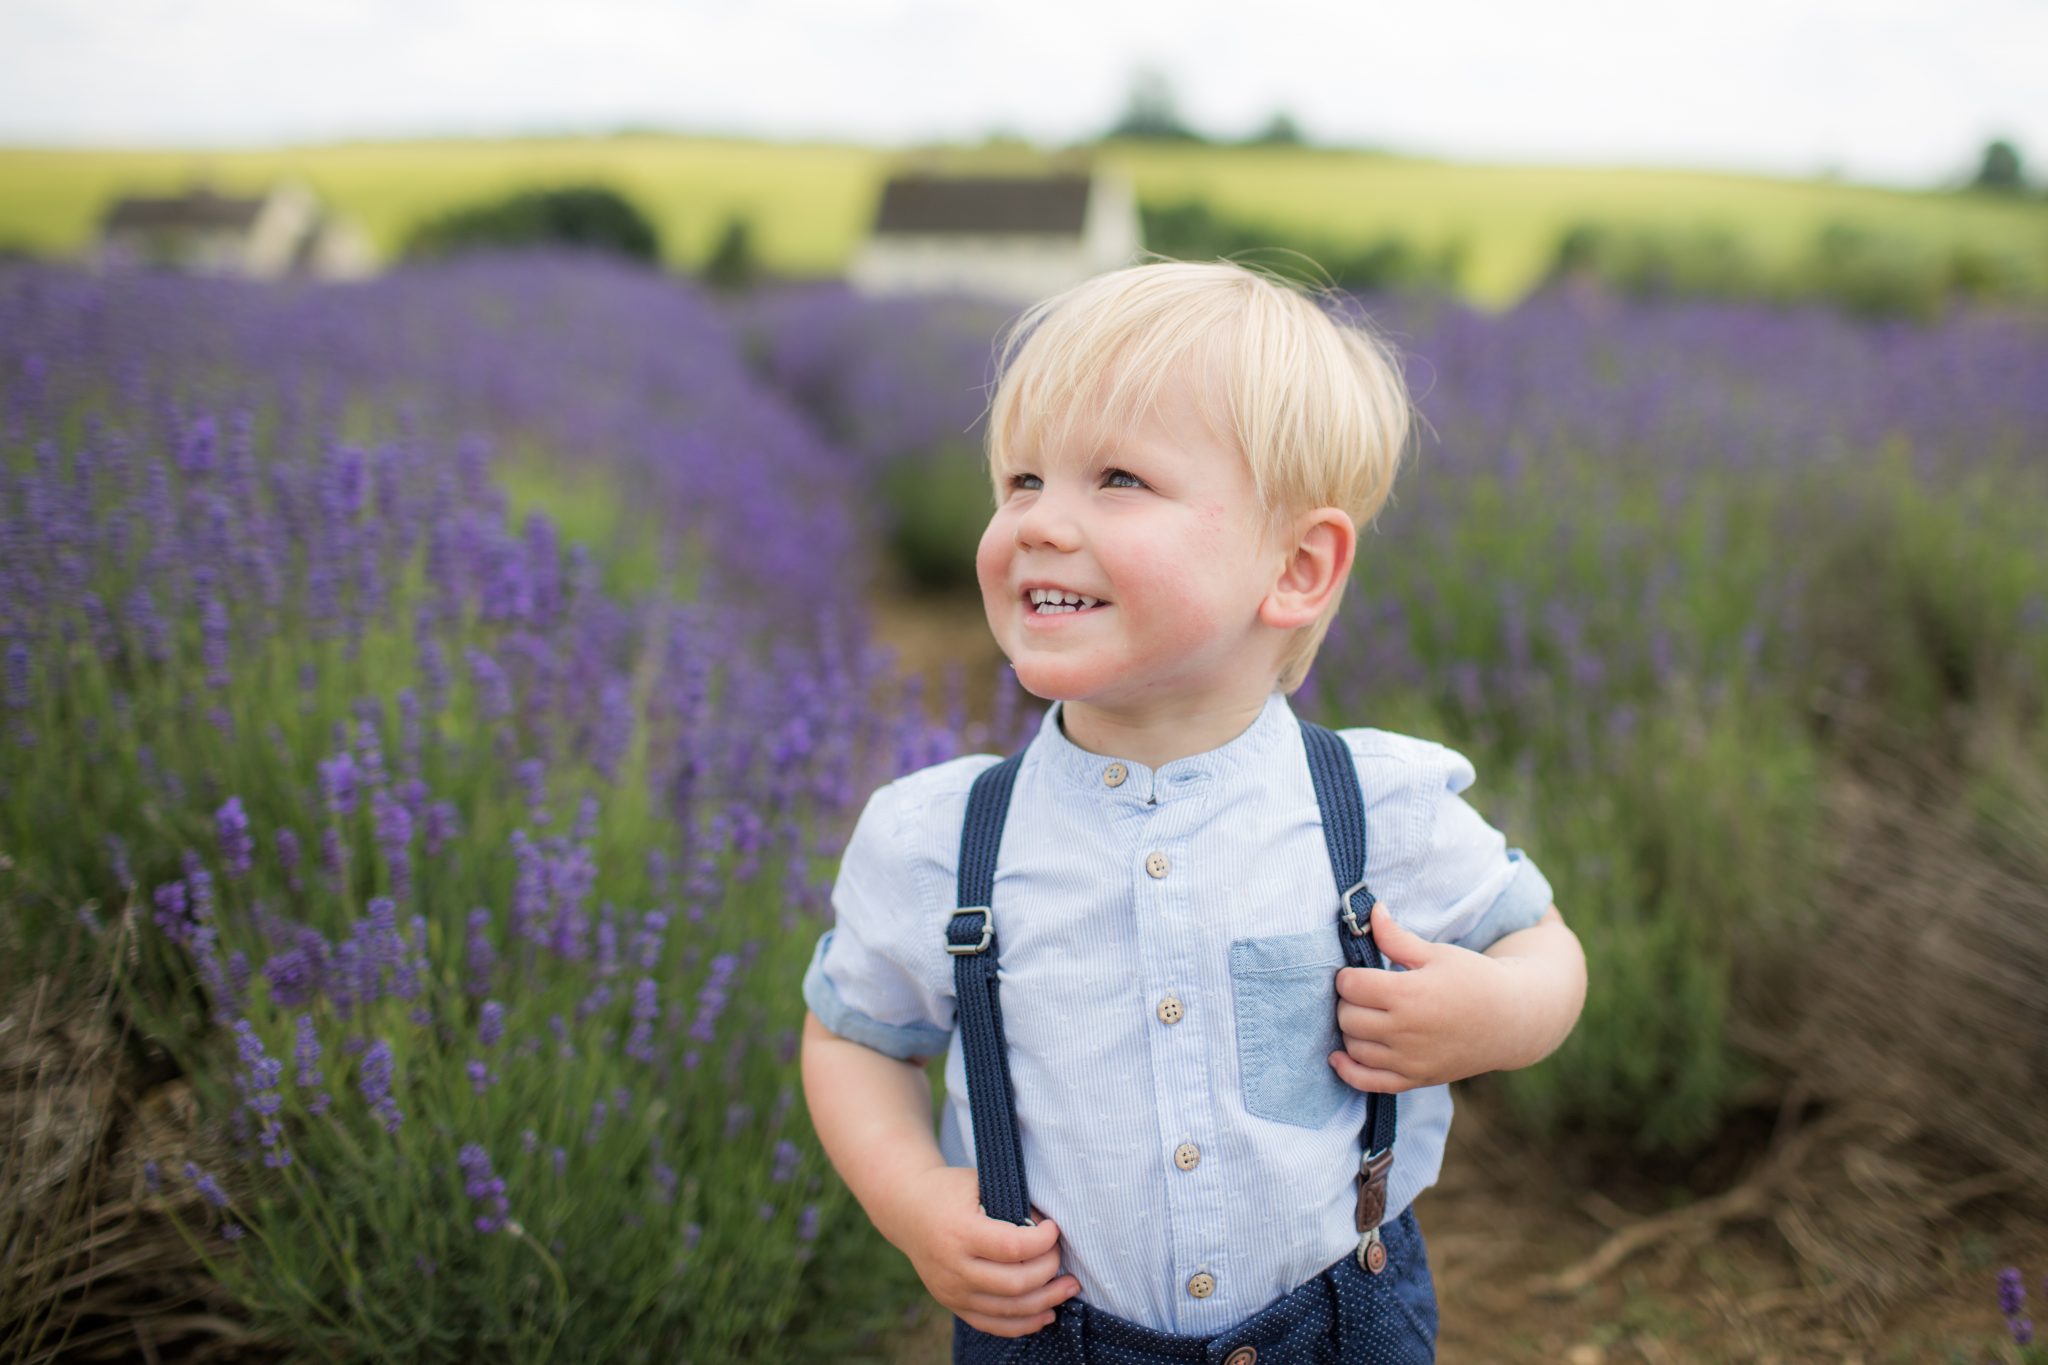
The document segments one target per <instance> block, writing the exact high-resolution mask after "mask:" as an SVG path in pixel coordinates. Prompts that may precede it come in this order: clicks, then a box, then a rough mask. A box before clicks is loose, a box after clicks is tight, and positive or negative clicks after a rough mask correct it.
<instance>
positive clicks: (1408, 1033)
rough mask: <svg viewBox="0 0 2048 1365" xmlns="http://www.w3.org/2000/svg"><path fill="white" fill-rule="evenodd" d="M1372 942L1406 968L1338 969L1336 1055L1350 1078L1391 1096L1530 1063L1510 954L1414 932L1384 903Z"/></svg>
mask: <svg viewBox="0 0 2048 1365" xmlns="http://www.w3.org/2000/svg"><path fill="white" fill-rule="evenodd" d="M1372 938H1373V942H1374V943H1376V944H1378V945H1379V950H1380V953H1381V955H1382V956H1384V957H1385V958H1386V959H1387V960H1388V961H1390V962H1398V963H1400V964H1401V965H1402V966H1404V967H1406V968H1408V970H1407V971H1404V972H1397V971H1393V970H1390V969H1387V968H1375V967H1344V968H1341V969H1339V971H1338V972H1337V999H1338V1004H1337V1031H1338V1032H1339V1033H1341V1034H1342V1035H1343V1036H1344V1050H1343V1051H1342V1052H1333V1053H1331V1054H1330V1065H1331V1066H1333V1067H1335V1068H1336V1070H1337V1074H1338V1075H1339V1076H1340V1077H1342V1078H1343V1080H1344V1082H1345V1084H1347V1085H1349V1086H1351V1087H1352V1088H1353V1089H1355V1090H1366V1091H1378V1092H1380V1093H1382V1094H1388V1095H1393V1094H1399V1093H1400V1092H1401V1091H1404V1090H1413V1089H1415V1088H1416V1087H1418V1086H1424V1085H1438V1084H1441V1083H1443V1082H1445V1081H1458V1080H1463V1079H1464V1078H1465V1077H1467V1076H1476V1075H1478V1074H1479V1073H1481V1072H1483V1071H1498V1070H1501V1069H1502V1068H1507V1067H1518V1066H1525V1065H1527V1064H1528V1063H1529V1062H1530V1061H1531V1060H1532V1058H1530V1057H1529V1056H1528V1053H1529V1051H1530V1049H1529V1048H1528V1047H1527V1046H1526V1040H1525V1039H1524V1038H1523V1034H1524V1032H1525V1031H1526V1030H1525V1027H1524V1013H1523V1009H1522V1000H1521V998H1520V995H1519V994H1518V992H1517V989H1516V988H1517V987H1518V986H1519V985H1520V978H1519V975H1518V973H1517V971H1516V968H1515V966H1514V964H1513V962H1512V961H1511V960H1502V959H1498V958H1493V957H1488V956H1487V955H1486V954H1484V953H1475V952H1473V951H1472V950H1471V949H1470V948H1460V947H1458V946H1457V945H1456V944H1453V943H1434V942H1431V941H1430V940H1429V939H1426V938H1422V937H1420V936H1418V935H1415V934H1411V933H1409V932H1408V930H1406V929H1404V928H1402V927H1401V925H1400V924H1398V923H1397V922H1396V921H1395V919H1394V916H1393V912H1392V911H1390V910H1389V909H1388V908H1387V903H1386V902H1385V901H1380V902H1378V903H1377V904H1375V905H1374V906H1373V908H1372Z"/></svg>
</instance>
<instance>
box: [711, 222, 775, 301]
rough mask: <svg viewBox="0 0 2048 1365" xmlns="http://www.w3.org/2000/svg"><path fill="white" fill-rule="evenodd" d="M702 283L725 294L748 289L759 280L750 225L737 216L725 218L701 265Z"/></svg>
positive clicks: (759, 271)
mask: <svg viewBox="0 0 2048 1365" xmlns="http://www.w3.org/2000/svg"><path fill="white" fill-rule="evenodd" d="M702 273H703V277H704V282H705V283H706V284H709V285H710V286H712V287H713V288H714V289H723V290H727V291H732V290H738V289H750V288H752V287H753V286H754V284H755V283H756V282H757V281H759V279H760V277H761V263H760V261H759V260H757V259H756V258H755V256H754V243H753V224H752V223H751V222H750V221H749V220H747V219H745V218H741V217H733V218H728V219H727V220H726V223H725V230H724V231H723V232H721V233H720V234H719V237H718V245H716V246H714V247H713V248H712V249H711V257H710V259H709V260H707V261H706V262H705V263H704V269H703V272H702Z"/></svg>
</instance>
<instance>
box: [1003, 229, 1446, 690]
mask: <svg viewBox="0 0 2048 1365" xmlns="http://www.w3.org/2000/svg"><path fill="white" fill-rule="evenodd" d="M1341 299H1342V296H1341V295H1339V294H1338V293H1337V291H1336V290H1335V289H1333V288H1327V287H1326V288H1322V289H1311V288H1309V287H1308V286H1306V285H1303V284H1300V283H1298V282H1296V281H1293V280H1290V279H1287V278H1285V277H1282V276H1279V275H1275V274H1272V273H1270V272H1267V271H1264V270H1261V269H1259V268H1257V267H1253V266H1247V265H1243V264H1239V263H1237V262H1234V261H1175V260H1166V259H1161V260H1157V261H1148V262H1145V263H1142V264H1139V265H1132V266H1126V267H1124V268H1122V269H1119V270H1112V271H1109V272H1107V273H1105V274H1101V275H1096V276H1093V277H1092V278H1089V279H1086V280H1083V281H1082V282H1081V283H1079V284H1077V285H1074V286H1072V287H1071V288H1068V289H1066V290H1063V291H1062V292H1060V293H1058V294H1055V295H1053V296H1052V297H1050V298H1047V299H1042V300H1040V301H1039V302H1037V303H1035V304H1032V305H1031V307H1029V308H1028V309H1026V310H1025V311H1024V312H1023V313H1022V314H1020V315H1019V316H1018V317H1017V318H1016V319H1015V320H1014V321H1013V322H1012V323H1011V325H1010V326H1009V328H1007V329H1006V332H1007V335H1006V336H1005V337H1004V338H1003V341H1002V347H1001V353H1000V358H999V360H998V363H997V372H996V373H997V378H996V385H995V394H994V396H993V398H992V399H991V400H990V403H989V421H988V459H989V475H990V478H991V480H992V481H993V483H994V484H995V490H996V497H997V500H998V501H1000V500H1001V498H1002V490H1003V481H1004V478H1005V475H1006V474H1007V472H1008V470H1009V468H1010V459H1009V453H1010V451H1011V450H1013V449H1015V448H1016V447H1017V446H1018V445H1019V444H1020V443H1021V444H1022V445H1024V446H1026V447H1030V448H1039V449H1042V448H1044V444H1045V443H1047V442H1050V443H1052V444H1055V445H1057V444H1060V443H1063V442H1064V441H1065V440H1066V439H1067V438H1068V436H1069V435H1070V434H1071V432H1072V429H1073V427H1074V425H1075V424H1076V423H1077V421H1080V420H1081V419H1082V418H1083V417H1084V416H1085V417H1086V418H1088V419H1090V420H1093V421H1097V422H1100V423H1101V424H1102V425H1103V426H1104V427H1105V428H1106V429H1108V430H1118V429H1121V428H1124V427H1127V426H1130V425H1133V424H1134V423H1135V422H1136V421H1137V420H1139V419H1140V418H1141V417H1142V416H1143V415H1144V414H1145V413H1147V412H1149V411H1150V410H1151V408H1152V406H1153V404H1154V403H1155V402H1156V400H1157V397H1158V392H1159V388H1160V385H1161V383H1162V381H1163V380H1164V379H1165V377H1166V376H1167V375H1168V374H1170V373H1172V372H1173V370H1174V368H1175V367H1176V366H1177V365H1180V364H1183V363H1185V362H1186V361H1187V360H1188V359H1189V358H1190V357H1191V356H1198V357H1199V358H1200V360H1201V362H1202V373H1201V380H1202V382H1201V385H1200V389H1199V391H1200V392H1201V393H1203V394H1205V395H1206V394H1209V393H1213V392H1215V391H1216V387H1217V386H1216V385H1214V384H1212V383H1210V382H1209V380H1210V375H1209V364H1210V362H1211V361H1212V360H1214V359H1217V358H1218V357H1219V353H1220V359H1221V360H1222V362H1223V369H1224V374H1223V376H1222V389H1223V391H1224V394H1225V400H1226V401H1225V405H1224V406H1225V410H1226V412H1227V415H1228V423H1229V428H1230V433H1229V434H1230V435H1231V437H1232V438H1233V439H1234V440H1235V442H1236V445H1237V448H1238V450H1239V451H1241V452H1242V453H1243V455H1244V457H1245V460H1246V462H1247V464H1248V465H1249V466H1250V468H1251V474H1252V481H1253V484H1254V485H1255V486H1256V487H1257V489H1258V493H1259V503H1260V510H1261V511H1262V512H1263V513H1264V514H1265V516H1266V517H1267V518H1268V520H1269V523H1270V524H1272V525H1273V526H1274V527H1275V528H1276V529H1277V527H1278V526H1279V525H1280V524H1281V523H1282V522H1283V521H1284V520H1285V519H1286V518H1288V517H1291V516H1293V515H1295V514H1297V513H1300V512H1304V511H1307V510H1309V509H1310V508H1315V507H1336V508H1339V509H1341V510H1342V511H1344V512H1345V513H1347V514H1348V515H1349V516H1350V517H1351V521H1352V524H1353V525H1354V526H1356V527H1357V528H1358V529H1359V530H1360V532H1363V531H1364V530H1365V529H1366V528H1367V527H1368V526H1369V525H1371V523H1372V522H1373V520H1374V518H1376V517H1377V516H1378V514H1379V510H1380V508H1381V507H1382V506H1383V505H1384V504H1385V503H1386V501H1387V499H1388V497H1389V495H1390V494H1391V493H1392V491H1393V485H1394V474H1395V472H1396V470H1397V469H1398V468H1399V466H1400V463H1401V459H1402V455H1403V452H1404V449H1405V447H1406V445H1407V443H1408V437H1409V432H1410V429H1411V421H1410V409H1411V406H1412V405H1411V400H1410V398H1409V396H1408V390H1407V385H1406V383H1405V382H1404V380H1403V379H1402V376H1401V371H1400V361H1399V356H1398V354H1397V353H1396V351H1395V350H1394V348H1393V346H1392V345H1391V344H1390V343H1388V342H1386V341H1384V340H1383V339H1382V338H1380V337H1379V336H1378V335H1377V334H1376V333H1375V332H1374V331H1373V330H1372V324H1371V322H1370V320H1369V319H1367V318H1366V317H1365V316H1364V315H1363V313H1362V312H1361V313H1360V314H1359V315H1358V316H1357V318H1356V319H1343V318H1339V317H1336V316H1332V314H1331V312H1330V311H1328V310H1327V309H1326V307H1325V306H1324V305H1325V303H1326V302H1328V303H1330V304H1337V303H1340V302H1341ZM1205 416H1206V414H1205ZM1347 578H1348V575H1347ZM1343 595H1344V585H1343V584H1341V583H1340V584H1339V585H1338V587H1337V591H1336V592H1335V593H1333V594H1331V597H1330V603H1329V606H1328V607H1327V608H1325V609H1324V611H1323V613H1322V615H1321V616H1319V617H1318V618H1317V619H1316V620H1315V622H1314V623H1312V624H1311V625H1308V626H1304V627H1302V628H1301V629H1300V631H1299V632H1298V636H1297V638H1296V639H1295V640H1294V641H1293V642H1292V643H1291V644H1290V646H1289V648H1288V650H1287V652H1286V654H1285V655H1284V656H1283V657H1282V660H1281V671H1280V678H1279V682H1278V686H1279V688H1280V690H1281V691H1283V692H1292V691H1293V690H1294V689H1295V688H1297V687H1299V686H1300V685H1301V682H1302V679H1303V678H1304V677H1305V676H1306V675H1307V673H1308V669H1309V665H1310V664H1311V663H1313V662H1314V661H1315V656H1316V651H1317V650H1318V649H1319V648H1321V647H1322V643H1323V637H1324V636H1325V635H1326V634H1327V633H1328V632H1329V628H1330V622H1331V620H1332V619H1333V618H1334V617H1335V616H1336V614H1337V607H1338V604H1339V603H1340V602H1341V600H1342V598H1343Z"/></svg>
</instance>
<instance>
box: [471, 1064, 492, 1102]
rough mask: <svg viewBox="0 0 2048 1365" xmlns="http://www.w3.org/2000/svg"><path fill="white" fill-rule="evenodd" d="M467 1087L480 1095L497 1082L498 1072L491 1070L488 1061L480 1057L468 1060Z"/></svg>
mask: <svg viewBox="0 0 2048 1365" xmlns="http://www.w3.org/2000/svg"><path fill="white" fill-rule="evenodd" d="M468 1069H469V1088H470V1089H472V1090H474V1091H475V1092H476V1093H477V1094H479V1095H481V1094H483V1093H484V1092H485V1091H487V1090H489V1089H490V1088H491V1087H492V1086H494V1085H496V1084H497V1083H498V1073H497V1072H495V1071H493V1070H491V1068H490V1065H489V1063H487V1062H485V1061H484V1060H483V1059H482V1058H481V1057H472V1058H471V1059H470V1061H469V1068H468Z"/></svg>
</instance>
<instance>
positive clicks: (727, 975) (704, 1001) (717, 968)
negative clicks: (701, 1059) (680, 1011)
mask: <svg viewBox="0 0 2048 1365" xmlns="http://www.w3.org/2000/svg"><path fill="white" fill-rule="evenodd" d="M738 970H739V958H737V957H736V956H734V955H733V954H731V953H720V954H719V955H718V956H717V957H714V958H712V959H711V972H710V974H709V975H708V976H706V977H705V979H704V985H703V986H702V987H701V988H700V989H699V990H698V992H697V1017H696V1018H695V1019H694V1020H692V1021H691V1023H690V1036H691V1037H692V1038H694V1039H696V1040H697V1041H698V1042H700V1043H709V1042H713V1041H715V1040H716V1039H717V1037H718V1016H719V1015H721V1014H723V1013H724V1012H725V1004H726V1000H727V997H728V993H729V990H730V988H731V985H732V978H733V973H734V972H736V971H738Z"/></svg>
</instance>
